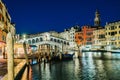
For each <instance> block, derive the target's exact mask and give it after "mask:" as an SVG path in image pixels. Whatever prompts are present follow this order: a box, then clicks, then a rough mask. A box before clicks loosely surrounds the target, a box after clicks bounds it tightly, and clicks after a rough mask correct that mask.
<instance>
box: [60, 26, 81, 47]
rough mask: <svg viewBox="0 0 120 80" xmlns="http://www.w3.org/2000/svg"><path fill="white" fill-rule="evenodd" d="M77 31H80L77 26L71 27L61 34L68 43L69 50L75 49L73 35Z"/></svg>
mask: <svg viewBox="0 0 120 80" xmlns="http://www.w3.org/2000/svg"><path fill="white" fill-rule="evenodd" d="M79 30H80V27H79V26H78V25H76V26H73V27H71V28H69V29H65V31H64V32H63V35H64V37H65V39H67V40H69V41H70V48H71V49H75V47H76V42H75V33H76V32H77V31H79ZM64 33H65V34H64ZM61 36H62V35H61Z"/></svg>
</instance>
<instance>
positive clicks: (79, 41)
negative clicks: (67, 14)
mask: <svg viewBox="0 0 120 80" xmlns="http://www.w3.org/2000/svg"><path fill="white" fill-rule="evenodd" d="M75 42H76V43H77V45H78V46H81V45H83V32H82V31H77V32H76V33H75Z"/></svg>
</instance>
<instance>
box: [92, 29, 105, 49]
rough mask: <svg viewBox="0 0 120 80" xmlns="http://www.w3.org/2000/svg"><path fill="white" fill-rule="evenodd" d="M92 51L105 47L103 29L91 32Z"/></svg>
mask: <svg viewBox="0 0 120 80" xmlns="http://www.w3.org/2000/svg"><path fill="white" fill-rule="evenodd" d="M93 36H94V38H93V46H92V48H93V49H101V48H104V47H105V45H106V42H105V40H106V39H105V29H104V28H103V29H98V30H94V31H93Z"/></svg>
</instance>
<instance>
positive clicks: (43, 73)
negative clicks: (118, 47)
mask: <svg viewBox="0 0 120 80" xmlns="http://www.w3.org/2000/svg"><path fill="white" fill-rule="evenodd" d="M82 56H83V57H82V58H81V59H73V60H71V61H64V62H51V63H46V64H44V63H41V64H37V65H33V66H32V69H33V80H120V77H119V75H120V54H111V53H108V54H103V53H100V52H99V53H94V54H93V53H89V52H85V53H83V54H82Z"/></svg>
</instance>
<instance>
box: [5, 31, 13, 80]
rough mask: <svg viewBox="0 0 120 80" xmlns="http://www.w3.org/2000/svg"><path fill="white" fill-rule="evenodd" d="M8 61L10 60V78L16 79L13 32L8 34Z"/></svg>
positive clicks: (11, 79)
mask: <svg viewBox="0 0 120 80" xmlns="http://www.w3.org/2000/svg"><path fill="white" fill-rule="evenodd" d="M6 42H7V58H8V60H7V62H8V66H7V69H8V80H14V51H13V50H14V49H13V38H12V35H11V33H10V32H9V33H8V34H7V39H6Z"/></svg>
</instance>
